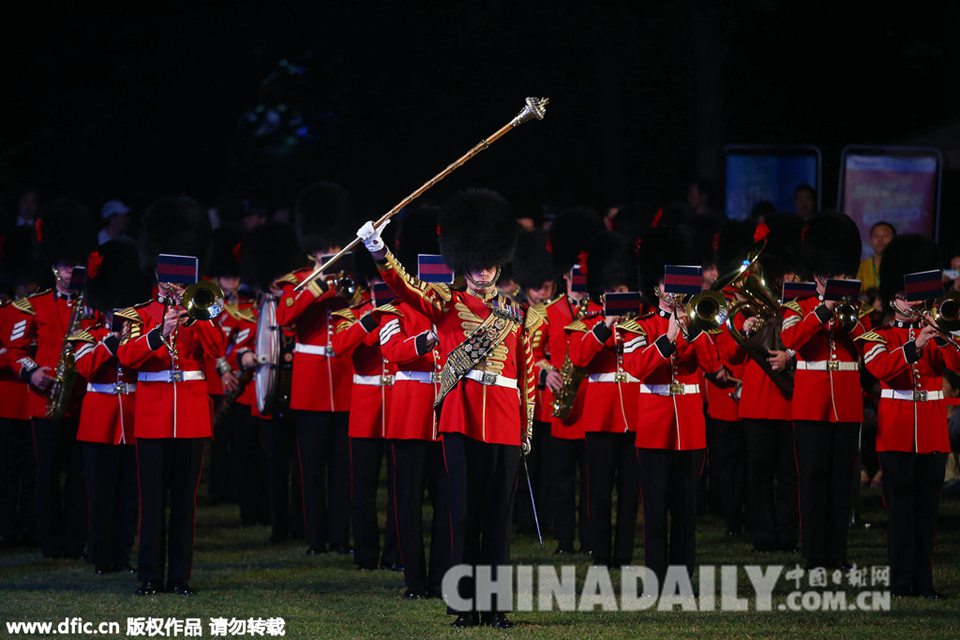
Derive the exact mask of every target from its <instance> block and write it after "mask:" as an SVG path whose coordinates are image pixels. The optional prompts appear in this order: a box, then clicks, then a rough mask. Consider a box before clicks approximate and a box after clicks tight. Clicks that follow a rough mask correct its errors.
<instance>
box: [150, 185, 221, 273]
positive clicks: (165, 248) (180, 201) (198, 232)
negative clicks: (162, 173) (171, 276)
mask: <svg viewBox="0 0 960 640" xmlns="http://www.w3.org/2000/svg"><path fill="white" fill-rule="evenodd" d="M209 238H210V219H209V217H208V216H207V212H206V211H204V209H203V207H202V206H200V203H199V202H197V201H196V200H194V199H193V198H189V197H187V196H164V197H162V198H159V199H157V200H154V201H153V202H152V203H151V204H150V206H149V207H147V210H146V211H145V212H144V214H143V220H142V222H141V228H140V265H141V267H142V268H143V270H144V272H145V273H153V272H154V269H155V268H156V264H157V255H158V254H160V253H172V254H175V255H183V256H196V257H197V258H198V259H199V260H200V261H201V264H200V272H201V273H203V271H204V266H205V265H204V264H203V260H204V258H205V257H206V254H207V247H208V242H209Z"/></svg>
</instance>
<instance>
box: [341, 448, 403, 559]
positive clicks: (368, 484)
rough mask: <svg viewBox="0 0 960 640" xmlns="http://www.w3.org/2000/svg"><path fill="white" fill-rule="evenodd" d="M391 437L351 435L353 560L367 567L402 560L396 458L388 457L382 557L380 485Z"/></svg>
mask: <svg viewBox="0 0 960 640" xmlns="http://www.w3.org/2000/svg"><path fill="white" fill-rule="evenodd" d="M386 450H387V441H386V440H383V439H382V438H350V510H351V512H352V514H353V561H354V562H355V563H356V564H357V566H359V567H361V568H364V569H375V568H376V567H377V561H378V560H380V562H381V563H382V564H385V565H390V564H393V563H395V562H399V561H400V551H399V550H398V548H397V523H396V520H395V518H396V510H395V508H394V502H393V500H394V497H395V496H394V492H393V460H392V458H388V461H387V522H386V528H385V529H384V537H383V558H382V559H380V522H379V519H378V518H377V489H378V488H379V486H380V468H381V463H382V462H383V456H384V453H386Z"/></svg>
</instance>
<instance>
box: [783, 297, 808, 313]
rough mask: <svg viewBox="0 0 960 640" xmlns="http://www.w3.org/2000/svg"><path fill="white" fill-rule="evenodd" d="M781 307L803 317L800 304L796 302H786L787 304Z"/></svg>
mask: <svg viewBox="0 0 960 640" xmlns="http://www.w3.org/2000/svg"><path fill="white" fill-rule="evenodd" d="M783 306H784V307H786V308H787V309H790V311H793V312H795V313H799V314H801V315H803V307H801V306H800V303H799V302H797V301H796V300H788V301H787V302H784V303H783Z"/></svg>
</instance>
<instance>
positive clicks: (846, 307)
mask: <svg viewBox="0 0 960 640" xmlns="http://www.w3.org/2000/svg"><path fill="white" fill-rule="evenodd" d="M833 319H834V321H835V322H836V323H837V324H838V325H840V328H841V329H842V330H843V331H852V330H853V328H854V327H855V326H857V323H858V322H860V308H859V307H857V305H855V304H853V302H851V301H850V299H849V298H843V299H842V300H840V301H838V302H837V304H836V305H834V307H833Z"/></svg>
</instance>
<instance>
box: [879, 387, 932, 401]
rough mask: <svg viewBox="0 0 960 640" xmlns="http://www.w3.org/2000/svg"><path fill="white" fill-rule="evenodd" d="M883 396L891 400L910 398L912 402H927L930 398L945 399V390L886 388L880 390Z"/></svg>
mask: <svg viewBox="0 0 960 640" xmlns="http://www.w3.org/2000/svg"><path fill="white" fill-rule="evenodd" d="M880 397H881V398H890V399H891V400H910V401H912V402H926V401H928V400H943V391H925V390H923V389H919V390H916V391H914V390H913V389H884V390H882V391H881V392H880Z"/></svg>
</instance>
